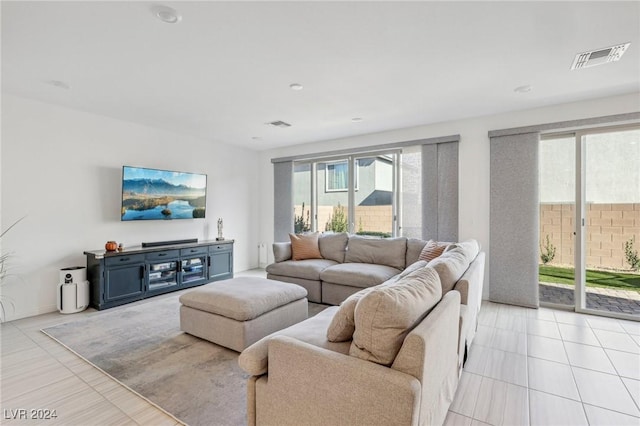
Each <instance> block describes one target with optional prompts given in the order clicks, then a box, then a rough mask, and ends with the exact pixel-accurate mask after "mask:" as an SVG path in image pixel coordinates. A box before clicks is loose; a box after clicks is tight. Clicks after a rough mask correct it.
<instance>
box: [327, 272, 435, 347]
mask: <svg viewBox="0 0 640 426" xmlns="http://www.w3.org/2000/svg"><path fill="white" fill-rule="evenodd" d="M425 266H427V262H425V261H418V262H415V263H413V264H411V265H409V266H408V267H407V268H406V269H405V270H404V271H402V273H401V274H398V275H396V276H395V277H391V278H389V279H388V280H387V281H385V282H383V283H382V284H378V285H377V286H374V287H367V288H363V289H362V290H360V291H358V292H357V293H353V294H352V295H351V296H349V297H347V298H346V299H345V300H344V301H343V302H342V303H341V304H340V309H338V312H336V314H335V315H334V316H333V319H332V320H331V324H329V327H328V328H327V340H329V341H330V342H346V341H347V340H351V339H352V338H353V331H354V330H355V329H356V321H355V311H356V305H357V304H358V301H359V300H360V299H362V298H363V297H364V296H365V295H366V294H368V293H370V292H371V291H373V290H374V289H376V288H379V287H382V286H387V285H393V284H395V283H396V282H398V281H399V280H400V279H402V278H404V277H405V276H407V275H409V274H410V273H412V272H413V271H416V270H418V269H420V268H424V267H425Z"/></svg>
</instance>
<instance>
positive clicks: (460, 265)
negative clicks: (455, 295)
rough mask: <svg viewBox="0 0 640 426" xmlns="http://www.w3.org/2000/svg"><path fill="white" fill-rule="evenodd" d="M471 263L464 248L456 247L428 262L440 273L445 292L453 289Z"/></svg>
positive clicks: (443, 291)
mask: <svg viewBox="0 0 640 426" xmlns="http://www.w3.org/2000/svg"><path fill="white" fill-rule="evenodd" d="M470 263H471V261H470V260H468V258H467V255H466V254H465V253H464V249H462V248H460V247H455V248H452V249H451V250H449V251H446V252H444V253H442V255H441V256H438V257H436V258H435V259H433V260H432V261H431V262H429V263H428V266H430V267H432V268H433V269H435V270H436V272H437V273H438V276H439V277H440V282H441V284H442V293H443V294H444V293H447V292H448V291H451V290H453V287H455V285H456V282H458V280H459V279H460V277H462V274H464V271H466V270H467V268H468V267H469V264H470Z"/></svg>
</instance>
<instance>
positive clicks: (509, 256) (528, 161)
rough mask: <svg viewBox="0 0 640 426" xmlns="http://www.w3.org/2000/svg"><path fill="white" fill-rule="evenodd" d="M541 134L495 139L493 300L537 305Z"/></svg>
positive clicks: (492, 164) (492, 146) (491, 233)
mask: <svg viewBox="0 0 640 426" xmlns="http://www.w3.org/2000/svg"><path fill="white" fill-rule="evenodd" d="M539 140H540V134H539V133H537V132H533V133H523V134H516V135H508V136H495V137H491V142H490V149H491V153H490V158H491V160H490V168H491V169H490V186H491V190H490V216H491V218H490V230H489V237H490V239H491V256H490V257H489V270H490V280H489V281H490V283H491V285H490V288H489V298H490V300H492V301H494V302H500V303H508V304H512V305H520V306H528V307H537V306H538V304H539V302H538V262H536V258H537V254H538V234H539V232H540V231H539V222H540V219H539V216H540V211H539V209H538V142H539Z"/></svg>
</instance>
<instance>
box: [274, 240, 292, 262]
mask: <svg viewBox="0 0 640 426" xmlns="http://www.w3.org/2000/svg"><path fill="white" fill-rule="evenodd" d="M289 259H291V243H290V242H288V243H273V260H274V261H276V262H284V261H285V260H289Z"/></svg>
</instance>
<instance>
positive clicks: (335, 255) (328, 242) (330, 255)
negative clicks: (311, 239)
mask: <svg viewBox="0 0 640 426" xmlns="http://www.w3.org/2000/svg"><path fill="white" fill-rule="evenodd" d="M348 241H349V234H347V233H346V232H341V233H338V234H334V233H332V232H325V233H324V234H322V235H320V238H318V245H319V246H320V254H322V257H324V258H325V259H331V260H335V261H336V262H339V263H344V255H345V252H346V250H347V242H348Z"/></svg>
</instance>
